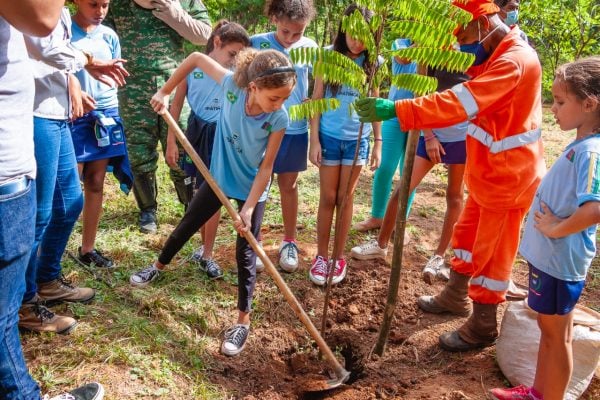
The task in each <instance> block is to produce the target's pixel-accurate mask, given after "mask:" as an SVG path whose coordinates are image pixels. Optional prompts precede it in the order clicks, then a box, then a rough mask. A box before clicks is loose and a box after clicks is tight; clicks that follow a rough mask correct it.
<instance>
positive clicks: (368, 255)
mask: <svg viewBox="0 0 600 400" xmlns="http://www.w3.org/2000/svg"><path fill="white" fill-rule="evenodd" d="M350 256H351V257H352V258H356V259H357V260H374V259H376V258H383V259H385V257H386V256H387V248H385V249H382V248H381V247H379V243H377V239H371V240H370V241H368V242H367V243H363V244H361V245H359V246H356V247H353V248H352V250H351V251H350Z"/></svg>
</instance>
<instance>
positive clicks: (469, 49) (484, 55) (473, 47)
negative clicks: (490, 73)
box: [460, 24, 500, 66]
mask: <svg viewBox="0 0 600 400" xmlns="http://www.w3.org/2000/svg"><path fill="white" fill-rule="evenodd" d="M499 27H500V25H497V26H496V27H495V28H494V29H492V31H491V32H490V33H488V34H487V35H486V36H485V37H484V38H483V39H480V40H477V41H475V42H473V43H468V44H461V45H460V51H462V52H463V53H471V54H473V55H474V56H475V61H474V62H473V66H477V65H481V64H483V63H484V62H485V60H487V59H488V57H489V56H490V53H488V52H487V51H486V50H485V48H484V47H483V42H484V41H485V40H486V39H487V38H488V37H490V35H491V34H492V33H494V31H495V30H496V29H498V28H499ZM478 30H479V24H478ZM479 37H480V38H481V32H480V33H479Z"/></svg>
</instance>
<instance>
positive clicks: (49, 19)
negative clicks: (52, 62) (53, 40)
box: [0, 0, 64, 37]
mask: <svg viewBox="0 0 600 400" xmlns="http://www.w3.org/2000/svg"><path fill="white" fill-rule="evenodd" d="M63 4H64V0H18V1H3V2H2V3H0V16H2V18H4V19H5V20H6V21H7V22H8V23H9V24H11V25H12V26H14V27H15V28H16V29H18V30H19V31H21V32H23V33H24V34H26V35H30V36H38V37H43V36H48V35H49V34H50V32H52V30H53V29H54V27H55V26H56V23H57V22H58V17H59V16H60V11H61V10H62V7H63Z"/></svg>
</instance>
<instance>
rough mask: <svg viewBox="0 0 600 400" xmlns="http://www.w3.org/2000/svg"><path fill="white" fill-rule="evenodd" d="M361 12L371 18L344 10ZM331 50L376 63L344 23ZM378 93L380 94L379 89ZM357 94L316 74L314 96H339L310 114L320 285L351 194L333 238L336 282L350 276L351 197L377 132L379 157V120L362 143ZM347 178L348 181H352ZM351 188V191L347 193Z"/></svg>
mask: <svg viewBox="0 0 600 400" xmlns="http://www.w3.org/2000/svg"><path fill="white" fill-rule="evenodd" d="M355 11H359V12H360V13H361V14H362V15H363V17H364V18H365V20H367V21H369V20H370V19H371V18H372V17H373V12H371V11H369V10H367V9H365V8H361V7H358V6H357V5H356V4H351V5H350V6H348V7H347V8H346V10H345V11H344V15H351V14H352V13H354V12H355ZM332 49H333V50H334V51H337V52H339V53H341V54H343V55H344V56H346V57H349V58H350V59H352V60H353V61H354V62H355V63H356V64H358V65H359V66H361V67H362V68H363V69H364V70H365V71H368V70H369V69H370V68H372V67H373V66H372V65H371V62H370V61H369V54H368V51H367V50H366V49H365V46H364V44H363V43H362V42H361V41H359V40H356V39H354V38H352V37H351V36H350V35H348V34H347V33H345V32H344V31H342V27H341V23H340V26H339V28H338V33H337V36H336V38H335V41H334V43H333V46H332ZM374 93H377V91H375V92H374ZM358 96H359V92H358V90H356V89H355V88H352V87H349V86H346V85H342V86H339V85H335V86H334V85H325V84H324V83H323V81H322V80H321V79H319V78H317V79H315V88H314V91H313V96H312V97H313V98H314V99H320V98H323V97H325V98H330V97H334V98H336V99H338V100H339V101H340V107H339V108H337V109H336V110H333V111H328V112H326V113H323V114H322V115H319V114H317V115H315V117H314V118H312V119H311V129H310V150H309V159H310V161H311V162H312V163H313V164H314V165H316V166H317V167H319V178H320V198H319V211H318V214H317V255H316V257H315V258H314V260H313V263H312V267H311V269H310V272H309V278H310V280H311V281H312V282H313V283H314V284H316V285H319V286H322V285H325V283H326V281H327V271H328V260H327V254H328V249H329V238H330V234H331V225H332V222H333V216H334V212H335V213H340V212H341V211H342V210H341V209H340V207H341V203H342V199H343V198H344V196H347V203H346V207H345V213H344V214H343V215H340V216H338V217H337V218H336V227H335V228H336V235H335V237H334V241H335V246H334V248H336V249H337V254H332V260H330V261H331V263H332V264H333V263H335V265H334V267H332V270H333V275H334V276H333V278H332V283H333V284H337V283H339V282H341V281H342V280H343V279H344V278H345V276H346V270H347V269H346V260H345V259H344V246H345V244H346V239H347V237H348V231H349V230H350V223H351V221H352V202H353V197H354V190H355V189H356V185H357V183H358V177H359V175H360V170H361V168H362V166H363V165H365V164H366V162H367V158H368V155H369V136H370V134H371V131H373V136H374V145H373V154H372V156H371V168H372V169H376V168H377V167H378V166H379V162H380V159H381V124H380V123H374V124H373V127H371V124H369V123H366V124H364V126H363V133H362V136H361V140H360V143H357V142H358V134H359V127H360V124H361V123H360V121H359V120H358V115H357V114H356V112H354V110H353V108H351V105H352V103H353V102H354V100H356V99H357V98H358ZM357 146H358V147H359V149H358V159H357V162H356V165H355V166H354V167H353V166H352V164H353V160H354V153H355V150H356V147H357ZM348 182H349V184H348ZM346 189H348V193H346Z"/></svg>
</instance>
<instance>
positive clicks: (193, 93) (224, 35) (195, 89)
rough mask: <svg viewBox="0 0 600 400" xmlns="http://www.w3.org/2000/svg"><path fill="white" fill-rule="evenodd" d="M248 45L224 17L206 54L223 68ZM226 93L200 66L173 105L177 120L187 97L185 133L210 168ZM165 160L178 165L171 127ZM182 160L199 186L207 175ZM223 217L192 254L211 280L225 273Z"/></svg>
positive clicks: (209, 225)
mask: <svg viewBox="0 0 600 400" xmlns="http://www.w3.org/2000/svg"><path fill="white" fill-rule="evenodd" d="M248 46H250V38H249V37H248V33H246V30H245V29H244V28H243V27H242V26H241V25H239V24H236V23H232V22H228V21H226V20H222V21H219V22H217V24H216V26H215V28H214V30H213V33H212V35H211V36H210V38H208V42H207V44H206V54H207V55H208V56H209V57H210V58H212V59H213V60H215V61H217V62H218V63H219V64H220V65H221V66H222V67H224V68H231V67H233V65H234V63H235V57H236V56H237V54H238V53H239V52H240V51H241V50H242V49H243V48H244V47H248ZM223 95H224V93H223V89H222V88H221V85H219V84H218V83H217V82H216V81H215V80H214V79H212V78H211V77H210V76H209V75H208V74H206V73H205V72H204V71H202V70H201V69H199V68H195V69H194V71H193V72H192V73H191V74H189V75H188V76H187V78H186V79H185V80H183V81H181V83H180V84H179V86H177V91H176V92H175V97H174V99H173V104H171V115H173V118H175V120H176V121H178V120H179V115H180V113H181V109H182V107H183V102H184V101H185V98H186V97H187V99H188V103H189V105H190V108H191V109H192V110H191V112H190V116H189V118H188V124H187V130H186V132H185V135H186V137H187V139H188V140H189V141H190V143H191V144H192V146H194V149H195V150H196V152H197V153H198V155H199V156H200V158H201V159H202V162H204V164H205V165H206V167H207V168H210V163H211V155H212V150H213V143H214V140H215V131H216V128H217V122H218V120H219V117H220V115H221V109H222V107H223ZM165 159H166V161H167V164H169V166H170V167H171V168H173V169H176V168H179V164H178V162H179V161H180V160H179V148H178V147H177V141H176V139H175V134H174V133H173V132H172V131H171V129H170V128H169V130H168V133H167V151H166V152H165ZM181 161H183V162H182V164H183V170H184V172H185V173H186V176H187V177H188V178H189V179H192V180H193V181H195V183H194V187H195V189H198V188H199V187H200V185H201V184H202V182H204V177H202V175H201V174H200V173H199V172H198V171H197V170H196V167H195V166H194V164H193V163H192V160H191V159H190V158H189V157H185V156H184V157H183V160H181ZM220 216H221V213H220V212H219V211H217V212H216V213H215V215H213V216H212V217H211V218H210V219H209V220H208V221H207V222H206V224H204V225H203V226H202V227H201V228H200V234H201V235H202V242H203V244H202V246H200V247H199V248H198V249H197V250H196V251H195V252H194V254H193V255H192V260H193V261H194V262H196V263H197V264H198V265H199V266H200V269H201V270H202V271H204V272H206V274H207V275H208V277H209V278H210V279H217V278H220V277H222V276H223V272H222V271H221V268H220V267H219V264H217V262H216V261H215V260H214V259H213V257H212V253H213V246H214V244H215V238H216V236H217V228H218V227H219V218H220Z"/></svg>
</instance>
